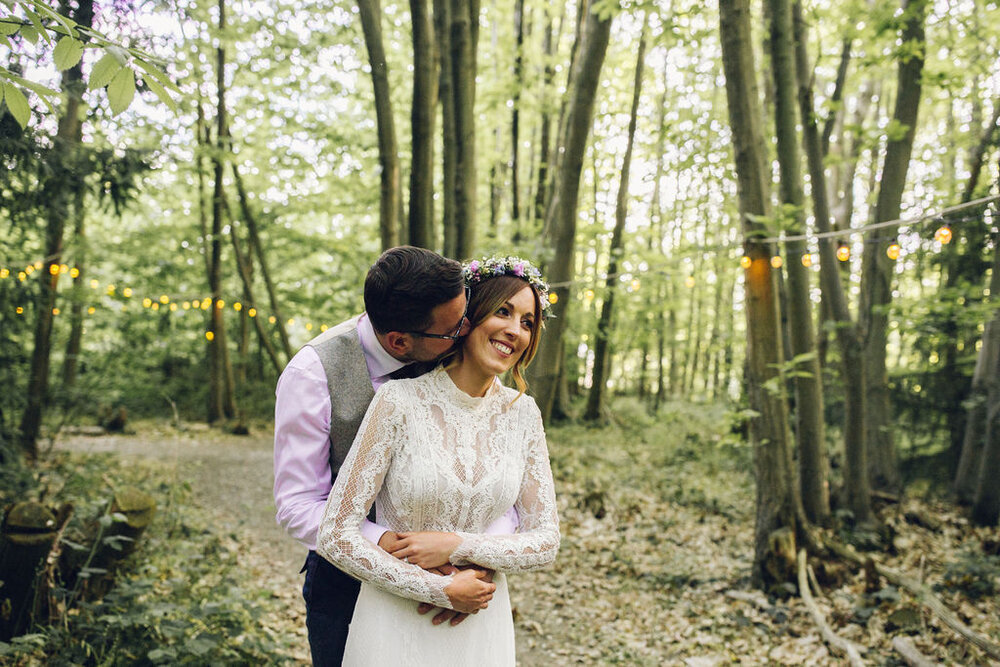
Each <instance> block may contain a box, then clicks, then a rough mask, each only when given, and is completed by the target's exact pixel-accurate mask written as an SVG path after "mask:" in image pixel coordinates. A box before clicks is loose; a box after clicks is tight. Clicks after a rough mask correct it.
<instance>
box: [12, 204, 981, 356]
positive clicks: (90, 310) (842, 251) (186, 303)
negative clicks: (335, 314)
mask: <svg viewBox="0 0 1000 667" xmlns="http://www.w3.org/2000/svg"><path fill="white" fill-rule="evenodd" d="M998 200H1000V195H993V196H989V197H982V198H980V199H976V200H973V201H970V202H967V203H964V204H959V205H956V206H952V207H949V208H946V209H942V210H940V211H936V212H934V213H931V214H927V215H921V216H919V217H916V218H913V219H910V220H904V219H899V220H889V221H885V222H878V223H873V224H870V225H866V226H864V227H854V228H849V229H840V230H832V231H829V232H825V233H815V234H800V235H782V236H776V237H768V238H762V239H760V240H759V241H757V243H784V242H788V241H806V242H807V244H815V243H816V242H818V241H819V240H820V239H824V238H835V239H837V250H836V257H837V260H838V261H840V262H848V261H850V259H851V248H850V246H849V245H848V244H847V243H846V241H845V240H844V239H845V238H847V237H850V236H853V235H858V234H867V233H869V232H872V231H875V230H880V229H886V228H893V227H904V226H905V227H916V226H918V225H922V224H926V223H929V222H936V223H937V227H936V230H935V232H934V235H933V240H934V241H935V242H936V243H937V244H938V247H937V249H938V250H940V249H941V248H942V247H943V246H945V245H947V244H948V243H950V242H951V241H952V238H953V236H954V233H953V231H952V228H951V227H952V225H955V224H961V223H962V222H966V221H969V220H981V219H982V218H981V215H980V214H976V215H968V216H964V217H956V216H955V214H956V213H959V212H961V211H964V210H967V209H977V208H978V209H979V210H980V211H982V210H983V208H985V207H986V205H988V204H990V203H992V202H996V201H998ZM992 214H993V216H994V219H995V217H996V211H995V210H994V211H992ZM869 240H878V239H869ZM887 240H889V241H890V242H889V243H888V244H887V246H886V249H885V254H886V256H887V257H888V258H889V259H891V260H893V261H896V260H898V259H899V258H900V257H901V256H902V254H903V249H902V247H901V246H900V244H899V242H898V240H897V237H896V236H895V235H894V236H892V237H891V238H888V239H887ZM734 247H735V246H734V245H733V244H722V245H719V246H717V247H714V248H701V249H699V252H701V253H703V254H704V253H706V252H722V251H725V250H731V249H732V248H734ZM770 261H771V266H772V267H774V268H775V269H780V268H781V267H782V266H784V263H785V260H784V257H783V256H782V255H781V254H780V253H777V252H776V253H774V254H772V256H771V260H770ZM799 261H801V263H802V265H803V266H805V267H813V268H818V262H819V255H818V253H816V252H811V251H806V252H804V253H803V254H802V255H801V256H800V257H799ZM751 264H752V260H751V259H750V257H749V256H748V255H745V254H744V255H742V256H741V257H740V258H739V265H740V266H741V267H742V268H743V269H748V268H750V266H751ZM46 266H48V272H49V274H50V275H52V276H54V277H57V278H56V279H57V280H58V276H62V275H69V277H70V278H72V279H74V280H76V279H77V278H79V276H80V271H79V269H78V268H76V267H70V266H69V265H67V264H56V263H54V262H53V263H49V262H48V261H47V260H35V261H34V262H31V263H26V264H23V265H20V266H18V267H15V268H10V267H0V281H2V280H9V279H13V280H16V281H19V282H21V283H23V282H25V281H26V280H28V278H29V277H30V276H31V275H33V274H34V273H35V272H37V271H42V270H44V269H45V267H46ZM650 272H656V273H662V271H657V270H655V269H649V268H647V269H644V270H640V271H632V270H630V271H621V272H619V273H618V274H610V275H609V274H604V275H603V276H601V279H602V280H605V279H607V278H608V277H611V278H622V279H624V280H626V281H629V279H630V282H629V287H630V288H631V291H637V290H639V288H640V286H641V281H640V279H639V278H638V277H637V276H636V274H637V273H640V274H641V273H650ZM581 282H583V281H582V280H572V281H565V282H559V283H550V285H549V286H550V288H556V287H567V286H572V285H575V284H580V283H581ZM684 284H685V286H686V287H688V288H693V287H694V286H695V284H696V280H695V278H694V276H692V275H689V276H687V277H686V278H685V281H684ZM87 286H89V288H90V290H91V292H92V293H103V295H104V296H105V297H107V298H110V299H113V300H114V303H116V304H117V307H118V311H119V312H128V311H129V310H130V304H132V303H136V304H139V305H141V307H142V309H143V310H148V311H151V312H158V311H160V310H166V311H169V312H171V313H180V314H184V313H194V312H197V311H208V310H209V309H210V308H211V307H212V303H213V298H212V297H211V296H207V297H194V298H178V297H175V296H171V295H169V294H162V293H161V294H159V295H155V296H150V295H146V296H141V297H140V296H138V295H136V290H135V289H133V288H132V287H130V286H119V285H117V284H115V283H106V284H105V283H102V282H101V281H99V280H97V279H96V278H92V279H90V280H89V281H88V283H87ZM581 296H582V297H583V299H584V300H585V301H586V302H588V303H589V302H591V301H593V299H594V298H595V296H596V294H595V291H594V289H592V288H588V289H586V290H584V292H583V293H582V295H581ZM549 300H550V301H551V302H552V303H556V302H557V300H558V294H557V293H556V292H555V291H551V292H550V293H549ZM214 302H215V307H216V308H217V309H219V310H223V309H225V308H226V307H227V302H226V301H225V300H224V299H215V300H214ZM101 307H102V305H101V304H100V303H98V302H96V301H94V300H91V303H90V305H89V306H87V308H86V311H85V312H86V313H87V314H88V315H94V314H96V313H97V311H98V309H99V308H101ZM228 307H230V308H232V309H233V311H235V312H237V313H245V315H246V316H248V317H251V318H254V317H265V316H266V317H267V320H268V323H269V324H272V325H274V324H277V321H278V320H277V317H276V316H275V315H273V314H270V315H268V314H265V313H263V312H262V311H261V310H260V309H259V308H258V307H257V306H255V305H252V304H244V303H243V302H242V301H238V300H237V301H233V302H232V303H230V304H229V306H228ZM14 310H15V313H16V315H24V313H25V312H26V308H25V306H23V305H18V306H16V307H15V309H14ZM52 314H53V315H54V316H58V315H61V314H62V311H61V309H60V308H58V307H55V308H53V309H52ZM297 322H298V320H296V318H294V317H293V318H289V319H287V320H286V321H285V322H284V324H285V325H286V326H287V327H293V326H295V325H296V323H297ZM302 327H303V328H304V329H305V331H306V332H312V331H314V330H317V329H318V330H319V331H320V332H323V331H326V330H327V329H328V328H329V325H327V324H318V325H317V324H315V323H313V322H310V321H303V322H302ZM214 337H215V334H214V332H213V331H212V330H211V329H209V330H207V331H205V338H206V339H207V340H209V341H211V340H213V339H214Z"/></svg>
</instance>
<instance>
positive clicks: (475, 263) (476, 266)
mask: <svg viewBox="0 0 1000 667" xmlns="http://www.w3.org/2000/svg"><path fill="white" fill-rule="evenodd" d="M478 270H479V260H478V259H474V260H472V261H471V262H469V273H475V272H476V271H478Z"/></svg>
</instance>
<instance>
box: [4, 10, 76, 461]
mask: <svg viewBox="0 0 1000 667" xmlns="http://www.w3.org/2000/svg"><path fill="white" fill-rule="evenodd" d="M60 10H61V11H62V13H63V14H64V15H66V16H70V15H71V14H72V18H73V19H74V20H75V21H76V22H77V23H78V24H79V25H81V26H85V27H90V26H92V25H93V19H94V4H93V0H81V1H80V2H79V3H78V5H77V7H76V10H75V11H73V12H71V11H70V5H69V3H68V2H65V1H64V2H62V3H60ZM62 87H63V92H65V93H66V107H65V109H64V111H63V114H62V115H61V116H60V117H59V123H58V127H57V130H56V136H55V139H54V141H53V146H52V148H51V149H50V150H49V152H48V158H47V167H48V169H47V178H45V179H44V180H43V182H42V183H41V189H42V197H41V200H42V202H44V204H43V205H44V207H45V216H46V224H45V263H44V265H43V267H42V269H41V270H40V271H39V272H38V280H39V284H40V290H39V294H38V302H37V309H36V317H37V319H36V320H35V333H34V348H33V350H32V353H31V370H30V371H29V375H28V390H27V397H26V399H27V400H26V404H25V407H24V413H23V414H22V416H21V423H20V426H19V429H18V430H19V442H20V445H21V450H22V452H23V453H24V455H25V456H26V457H27V459H28V460H29V461H34V460H35V459H36V458H37V457H38V436H39V434H40V433H41V427H42V416H43V412H44V405H45V401H46V399H47V397H48V392H49V360H50V355H51V352H52V325H53V321H52V319H53V312H52V311H53V309H54V308H55V306H56V294H57V288H58V284H59V265H60V263H61V260H62V251H63V234H64V232H65V229H66V222H67V220H68V219H69V217H70V211H71V210H72V201H71V197H72V196H73V193H74V192H76V191H78V190H81V189H83V188H84V187H85V185H84V182H83V177H84V174H83V173H82V169H83V161H82V160H81V158H80V150H81V148H80V144H81V141H82V136H83V131H82V130H83V128H82V122H81V118H82V117H83V113H82V112H81V106H82V105H83V91H84V89H85V86H84V82H83V69H82V66H81V64H79V63H78V64H77V65H75V66H73V67H71V68H69V69H67V70H66V71H64V72H63V74H62Z"/></svg>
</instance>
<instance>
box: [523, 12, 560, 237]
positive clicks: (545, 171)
mask: <svg viewBox="0 0 1000 667" xmlns="http://www.w3.org/2000/svg"><path fill="white" fill-rule="evenodd" d="M550 9H551V7H549V6H548V5H546V7H545V9H544V10H543V11H544V12H545V30H544V32H543V34H542V57H543V58H544V59H545V69H544V75H543V78H542V91H543V93H542V95H543V99H542V102H541V108H542V114H541V119H540V123H541V126H542V127H541V138H540V139H539V140H538V143H539V144H540V147H539V151H540V153H539V157H538V173H537V179H536V185H535V207H534V215H533V219H534V220H542V219H544V218H545V202H546V201H547V196H548V189H549V167H550V164H549V162H550V161H551V159H552V158H551V157H550V144H551V143H552V140H551V139H550V137H549V135H550V134H551V132H552V114H551V113H549V103H548V101H547V98H548V96H549V95H550V94H551V91H552V78H553V76H554V75H555V69H554V68H553V67H552V53H553V49H554V47H553V40H552V14H551V13H550V11H549V10H550ZM520 241H521V237H520V236H519V235H518V234H517V232H515V235H514V243H515V244H517V243H520Z"/></svg>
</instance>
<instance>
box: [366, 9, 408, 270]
mask: <svg viewBox="0 0 1000 667" xmlns="http://www.w3.org/2000/svg"><path fill="white" fill-rule="evenodd" d="M358 13H359V14H360V15H361V30H362V31H363V32H364V35H365V48H366V49H367V50H368V63H369V65H370V66H371V70H372V86H373V87H374V89H375V118H376V123H377V125H378V164H379V169H380V173H379V236H380V238H381V240H382V249H383V250H388V249H389V248H392V247H393V246H396V245H398V243H399V229H398V221H399V218H400V215H401V214H400V210H401V209H400V192H399V154H398V151H397V148H396V126H395V123H394V121H393V117H392V99H391V97H390V95H389V66H388V65H387V64H386V60H385V47H384V46H383V44H382V24H381V21H382V8H381V6H380V3H379V0H358Z"/></svg>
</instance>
